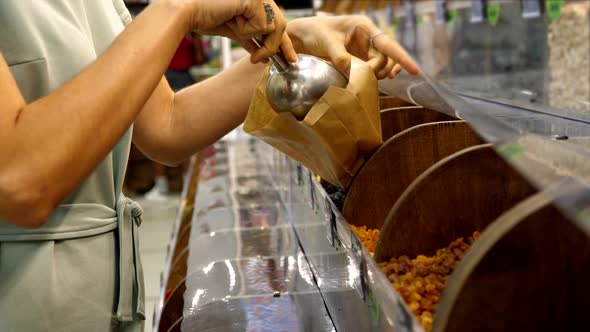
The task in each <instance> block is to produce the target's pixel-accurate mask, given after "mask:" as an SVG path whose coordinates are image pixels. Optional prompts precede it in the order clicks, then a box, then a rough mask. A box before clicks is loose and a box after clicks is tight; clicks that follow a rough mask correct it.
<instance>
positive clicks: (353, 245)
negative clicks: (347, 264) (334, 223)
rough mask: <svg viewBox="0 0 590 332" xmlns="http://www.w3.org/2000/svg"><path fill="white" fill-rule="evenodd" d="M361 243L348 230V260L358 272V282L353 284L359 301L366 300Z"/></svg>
mask: <svg viewBox="0 0 590 332" xmlns="http://www.w3.org/2000/svg"><path fill="white" fill-rule="evenodd" d="M361 248H362V243H361V241H360V240H359V239H358V237H357V236H356V235H355V234H354V232H353V231H352V229H351V230H350V260H351V264H354V266H356V267H357V268H358V270H359V277H358V280H357V281H356V282H355V288H356V291H357V293H358V294H359V296H360V297H361V299H363V301H365V300H366V296H365V270H366V264H365V260H364V257H363V252H362V249H361Z"/></svg>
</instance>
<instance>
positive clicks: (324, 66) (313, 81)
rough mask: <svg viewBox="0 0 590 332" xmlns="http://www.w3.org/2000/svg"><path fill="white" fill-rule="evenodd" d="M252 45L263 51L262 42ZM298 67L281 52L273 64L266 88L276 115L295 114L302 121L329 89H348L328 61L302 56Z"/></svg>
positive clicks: (339, 73)
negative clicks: (277, 113) (333, 87)
mask: <svg viewBox="0 0 590 332" xmlns="http://www.w3.org/2000/svg"><path fill="white" fill-rule="evenodd" d="M252 41H253V42H254V43H255V44H256V45H257V46H258V47H260V45H261V43H260V41H259V40H256V39H255V38H252ZM297 57H298V61H297V62H296V63H291V64H290V63H289V62H288V61H286V60H285V58H284V57H283V56H282V54H281V53H280V52H279V53H277V54H276V55H273V56H271V57H270V58H269V59H270V60H271V61H272V62H273V65H272V67H271V69H270V73H269V76H268V82H267V84H266V98H267V100H268V102H269V104H270V105H271V106H272V108H273V109H274V110H275V111H277V112H287V113H292V114H293V115H294V116H295V118H297V119H298V120H303V119H304V118H305V116H306V115H307V113H308V112H309V110H310V109H311V108H312V107H313V105H315V103H316V102H317V101H318V100H319V99H320V97H321V96H322V95H323V94H324V93H325V92H326V91H327V90H328V88H329V87H330V86H335V87H338V88H345V87H346V85H347V84H348V79H347V78H346V76H344V74H342V73H341V72H340V71H339V70H338V69H337V68H336V67H334V66H333V65H332V64H330V63H329V62H327V61H324V60H322V59H320V58H316V57H314V56H311V55H305V54H299V55H298V56H297Z"/></svg>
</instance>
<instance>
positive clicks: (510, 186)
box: [375, 144, 535, 262]
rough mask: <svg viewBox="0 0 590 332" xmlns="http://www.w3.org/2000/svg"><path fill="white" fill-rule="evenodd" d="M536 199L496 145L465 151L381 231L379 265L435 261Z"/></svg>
mask: <svg viewBox="0 0 590 332" xmlns="http://www.w3.org/2000/svg"><path fill="white" fill-rule="evenodd" d="M534 193H535V189H533V187H532V186H531V185H530V184H529V183H528V182H527V181H526V180H524V179H523V178H522V176H521V175H520V174H518V173H517V172H516V171H515V170H514V169H513V168H512V167H511V166H510V165H508V163H506V162H505V161H504V160H503V159H502V158H501V157H500V156H498V155H497V154H496V152H495V151H494V150H493V148H492V147H491V145H488V144H484V145H478V146H474V147H471V148H467V149H464V150H461V151H459V152H457V153H455V154H453V155H451V156H448V157H446V158H444V159H442V160H440V161H439V162H437V163H436V164H434V165H433V166H432V167H430V168H429V169H428V170H426V171H425V172H424V173H422V174H421V175H420V176H419V177H418V178H416V179H415V180H414V182H412V184H410V186H409V187H408V188H407V189H406V190H405V191H404V193H403V194H402V195H401V196H400V198H399V199H398V200H397V202H396V203H395V205H394V206H393V208H392V209H391V211H390V212H389V214H388V216H387V218H386V221H385V224H384V225H383V227H382V229H381V234H380V237H379V242H378V243H377V247H376V250H375V259H376V261H377V262H382V261H387V260H389V258H391V257H398V256H402V255H407V256H410V257H415V256H417V255H433V254H435V253H436V250H437V249H440V248H445V247H446V246H447V245H448V244H449V243H451V242H452V241H454V240H456V239H457V238H460V237H466V236H469V235H471V234H472V233H473V232H474V231H476V230H480V231H481V230H484V229H485V228H486V227H487V226H488V225H489V224H490V223H492V221H494V220H495V219H496V218H497V217H498V216H500V215H501V214H502V213H503V212H504V211H506V210H508V209H510V208H511V207H513V206H514V205H516V204H517V203H518V202H520V201H522V200H523V199H525V198H526V197H528V196H530V195H532V194H534Z"/></svg>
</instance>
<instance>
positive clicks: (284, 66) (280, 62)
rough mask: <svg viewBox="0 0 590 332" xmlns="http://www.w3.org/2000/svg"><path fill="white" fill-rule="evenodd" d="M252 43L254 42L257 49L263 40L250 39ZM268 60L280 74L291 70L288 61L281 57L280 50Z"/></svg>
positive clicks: (258, 38)
mask: <svg viewBox="0 0 590 332" xmlns="http://www.w3.org/2000/svg"><path fill="white" fill-rule="evenodd" d="M252 42H254V44H255V45H256V46H258V48H262V44H263V43H264V40H263V38H262V37H256V38H252ZM268 59H269V60H270V61H272V63H274V64H275V66H276V67H277V69H278V71H279V72H280V73H284V72H286V71H288V70H289V69H290V68H291V64H290V63H289V61H287V60H286V59H285V56H284V55H283V53H282V52H281V50H278V52H277V53H276V54H275V55H272V56H270V57H269V58H268Z"/></svg>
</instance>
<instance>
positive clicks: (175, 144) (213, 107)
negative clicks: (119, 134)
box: [133, 58, 265, 166]
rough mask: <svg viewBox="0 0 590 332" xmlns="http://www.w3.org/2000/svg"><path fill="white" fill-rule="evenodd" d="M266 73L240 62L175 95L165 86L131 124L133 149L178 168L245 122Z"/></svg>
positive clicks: (158, 90)
mask: <svg viewBox="0 0 590 332" xmlns="http://www.w3.org/2000/svg"><path fill="white" fill-rule="evenodd" d="M264 68H265V66H264V65H261V64H257V65H253V64H251V63H250V62H249V61H248V59H247V58H243V59H241V60H239V61H238V62H237V63H236V64H234V65H233V66H231V67H230V68H228V69H226V70H224V71H223V72H221V73H219V74H217V75H215V76H213V77H211V78H209V79H207V80H205V81H203V82H200V83H197V84H193V85H192V86H190V87H187V88H185V89H183V90H181V91H179V92H177V93H176V94H174V92H172V90H170V88H169V87H168V84H167V83H166V82H165V81H164V80H163V81H162V82H161V83H160V85H159V86H158V88H156V91H154V94H153V95H152V97H151V98H150V99H149V100H148V102H147V103H146V104H145V107H144V108H143V110H142V111H141V113H140V114H139V115H138V116H137V119H136V120H135V124H134V127H133V143H134V144H135V145H136V146H137V147H138V148H139V149H140V150H141V151H142V152H143V153H144V154H145V155H146V156H148V157H149V158H150V159H153V160H156V161H158V162H160V163H163V164H167V165H171V166H172V165H176V164H178V163H180V162H182V161H183V160H185V159H186V158H188V157H190V155H192V154H194V153H195V152H196V151H200V150H201V149H203V148H204V147H206V146H207V145H209V144H212V143H213V142H215V141H217V140H218V139H220V138H221V137H223V136H224V135H225V134H227V133H228V132H229V131H231V130H232V129H234V128H235V127H237V126H238V125H239V124H240V123H242V122H243V121H244V119H245V118H246V114H247V113H248V107H249V105H250V100H251V99H252V95H253V94H254V90H255V88H256V84H257V83H258V81H259V80H260V78H261V77H262V73H263V71H264Z"/></svg>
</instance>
